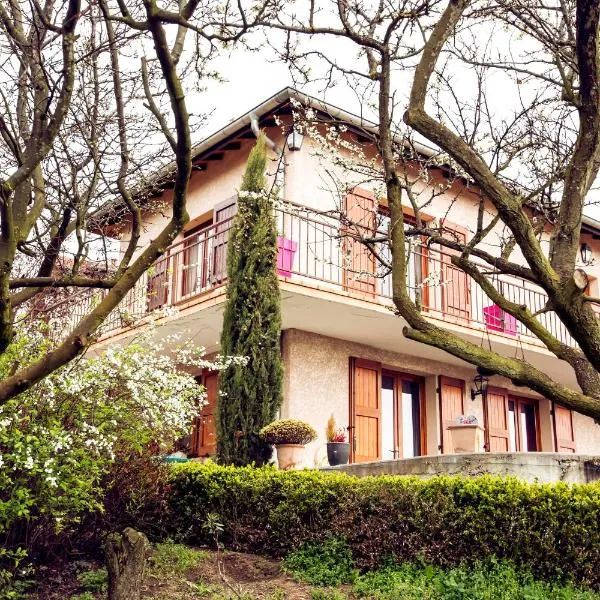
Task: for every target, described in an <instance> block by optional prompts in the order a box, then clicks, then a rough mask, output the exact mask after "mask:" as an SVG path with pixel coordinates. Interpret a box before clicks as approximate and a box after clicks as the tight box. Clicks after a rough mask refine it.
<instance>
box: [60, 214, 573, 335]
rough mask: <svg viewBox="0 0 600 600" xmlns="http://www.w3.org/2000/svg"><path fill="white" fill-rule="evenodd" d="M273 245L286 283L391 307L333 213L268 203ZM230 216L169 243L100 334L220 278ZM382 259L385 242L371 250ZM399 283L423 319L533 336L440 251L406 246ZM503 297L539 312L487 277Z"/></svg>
mask: <svg viewBox="0 0 600 600" xmlns="http://www.w3.org/2000/svg"><path fill="white" fill-rule="evenodd" d="M276 222H277V228H278V232H279V236H278V242H279V244H280V250H279V252H280V254H279V261H278V266H279V272H280V275H281V276H282V277H285V278H286V280H288V281H291V282H299V283H303V284H304V285H305V286H312V287H319V288H321V289H325V290H329V291H332V292H336V293H340V294H344V295H347V296H352V297H355V298H360V299H361V300H366V301H369V302H375V303H379V304H384V305H391V298H392V283H391V276H390V275H389V274H386V273H385V272H384V271H383V268H382V267H381V266H380V265H379V262H378V261H376V260H375V258H374V257H373V255H372V253H370V252H369V251H368V250H367V249H366V247H365V246H364V245H362V244H361V243H360V242H359V241H358V240H357V239H356V236H355V235H354V233H355V232H353V231H351V230H349V229H345V225H344V224H343V223H341V222H340V220H339V219H338V218H336V217H334V216H331V215H328V214H324V213H319V212H317V211H314V210H310V209H307V208H304V207H301V206H298V205H292V204H285V205H283V206H281V207H278V208H277V209H276ZM231 225H232V219H228V220H226V221H223V222H220V223H217V224H215V225H212V226H210V227H207V228H206V229H203V230H201V231H199V232H198V233H195V234H194V235H192V236H189V237H188V238H186V239H185V240H184V241H182V242H179V243H177V244H174V245H173V246H171V247H170V248H169V249H168V250H167V252H166V253H165V255H164V256H162V257H161V258H160V259H159V260H158V261H157V262H156V263H155V265H154V266H153V267H152V268H151V269H150V270H149V271H148V272H147V273H146V274H145V275H144V276H143V277H142V278H140V280H139V281H138V282H137V283H136V285H135V287H134V288H133V289H132V290H131V291H130V292H129V293H128V294H127V295H126V297H125V298H124V299H123V301H122V302H121V304H120V305H119V306H118V307H117V309H116V310H114V311H113V312H112V313H111V314H110V315H109V317H108V319H107V320H106V321H105V323H104V325H103V328H102V333H103V334H108V333H110V332H114V331H116V330H120V329H123V328H128V327H131V326H132V325H133V324H134V323H136V322H137V321H138V320H139V319H140V318H143V317H145V316H147V315H149V314H150V313H152V312H153V311H156V310H158V309H165V308H168V307H180V306H185V305H187V304H188V303H189V302H190V301H192V300H194V299H196V298H201V296H203V295H205V294H207V293H208V292H210V291H212V290H215V289H216V288H218V287H220V286H223V285H224V283H225V279H226V274H227V273H226V256H227V242H228V238H229V230H230V228H231ZM378 252H379V253H380V255H381V256H383V257H384V258H385V257H386V256H388V255H389V249H388V248H386V247H383V246H382V247H380V248H378ZM407 257H408V264H409V269H408V278H407V286H408V289H409V293H410V295H411V297H412V298H413V299H414V300H416V301H418V302H419V304H420V306H421V308H422V310H423V312H424V313H425V314H427V315H428V316H429V317H431V318H434V319H437V320H442V321H445V322H449V323H450V322H451V323H454V324H456V325H460V326H463V327H467V328H469V329H471V330H476V331H479V332H481V333H482V336H485V335H486V334H487V333H494V334H500V335H504V336H506V337H507V338H508V339H514V340H518V339H521V338H523V339H524V340H526V341H528V342H530V343H538V344H541V342H539V340H538V339H537V338H536V337H535V336H534V335H533V334H532V333H531V332H530V331H529V330H528V329H527V328H526V327H524V326H523V325H522V324H521V323H520V322H516V321H515V320H514V319H513V318H512V317H511V316H510V315H505V314H503V312H502V311H501V310H500V309H499V308H498V307H497V306H495V305H494V303H493V302H492V301H491V300H490V299H489V297H488V296H487V295H486V294H485V292H484V291H483V290H482V289H481V288H480V287H479V286H478V285H477V284H476V283H475V281H473V280H472V279H471V278H470V277H468V276H467V275H466V274H465V273H464V272H463V271H461V270H460V269H458V268H457V267H455V266H454V265H452V264H451V256H450V255H449V254H447V253H445V252H441V251H440V250H436V249H433V248H425V247H422V246H418V245H417V246H414V247H412V248H410V249H409V248H407ZM489 279H490V282H491V283H492V285H493V286H494V287H495V288H496V289H498V290H499V291H500V292H501V293H502V294H503V295H504V297H506V298H507V299H509V300H511V301H512V302H515V303H517V304H519V305H525V306H527V307H528V308H529V309H530V310H531V311H532V312H537V311H542V309H543V308H544V307H545V306H546V301H547V295H546V294H545V292H544V291H543V290H541V289H540V288H539V287H537V286H535V285H533V284H531V283H530V282H527V281H525V280H522V279H519V278H516V277H506V276H498V275H490V276H489ZM103 293H105V292H103V291H98V292H95V293H93V294H89V293H88V294H86V295H85V296H84V297H82V298H81V299H80V300H79V301H77V302H74V303H73V306H72V310H71V312H70V321H71V322H72V323H73V324H75V323H76V322H77V321H78V320H79V319H80V318H81V317H82V316H83V315H84V314H86V313H87V312H88V311H89V310H90V308H91V307H92V306H93V305H94V303H96V302H98V300H99V299H100V298H101V296H102V294H103ZM537 318H538V319H539V321H540V322H541V323H542V325H543V326H544V327H545V328H546V329H547V330H548V331H549V332H551V333H552V334H553V335H554V336H555V337H556V338H558V339H559V340H560V341H562V342H564V343H567V344H570V345H575V342H574V340H573V339H572V338H571V336H570V335H569V333H568V331H567V329H566V328H565V326H564V325H563V324H562V322H561V321H560V320H559V319H558V317H557V316H556V314H554V313H553V312H540V314H539V316H538V317H537Z"/></svg>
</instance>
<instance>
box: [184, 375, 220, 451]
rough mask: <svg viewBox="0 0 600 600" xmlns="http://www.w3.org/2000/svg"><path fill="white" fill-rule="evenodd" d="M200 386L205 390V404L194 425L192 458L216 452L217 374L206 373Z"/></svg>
mask: <svg viewBox="0 0 600 600" xmlns="http://www.w3.org/2000/svg"><path fill="white" fill-rule="evenodd" d="M202 384H203V385H204V387H205V389H206V404H205V405H204V406H203V407H202V410H201V411H200V416H199V417H198V418H197V419H196V420H195V423H194V432H193V434H192V444H191V454H192V455H194V456H209V455H212V454H214V453H215V452H216V450H217V435H216V433H217V432H216V424H215V408H216V405H217V393H218V387H219V377H218V374H217V373H207V374H206V375H204V376H203V377H202Z"/></svg>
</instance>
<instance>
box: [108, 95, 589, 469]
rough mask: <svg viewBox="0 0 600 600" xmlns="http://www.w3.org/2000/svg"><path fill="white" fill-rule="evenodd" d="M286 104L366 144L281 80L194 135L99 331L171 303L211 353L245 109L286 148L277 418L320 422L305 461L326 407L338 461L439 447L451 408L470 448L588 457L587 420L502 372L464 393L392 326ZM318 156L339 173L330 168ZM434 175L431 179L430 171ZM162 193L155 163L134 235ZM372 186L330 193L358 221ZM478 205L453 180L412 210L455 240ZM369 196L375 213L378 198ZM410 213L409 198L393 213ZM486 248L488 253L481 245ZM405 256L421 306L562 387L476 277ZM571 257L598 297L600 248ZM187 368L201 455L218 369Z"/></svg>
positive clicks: (465, 385)
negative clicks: (148, 200) (337, 440)
mask: <svg viewBox="0 0 600 600" xmlns="http://www.w3.org/2000/svg"><path fill="white" fill-rule="evenodd" d="M294 102H300V103H303V104H304V105H306V104H309V105H311V106H312V107H313V109H314V110H315V112H316V113H318V114H319V115H320V116H322V117H323V118H324V119H331V120H335V121H336V122H342V123H343V124H344V127H343V131H342V135H343V136H345V137H346V138H347V139H348V140H354V141H358V142H359V143H361V144H363V145H364V147H365V148H366V150H365V151H366V152H368V151H369V143H370V142H369V140H368V137H367V138H366V137H365V136H364V131H365V130H364V128H365V126H367V127H368V125H367V124H365V122H363V121H362V120H361V119H360V118H358V117H356V116H354V115H351V114H349V113H346V112H345V111H343V110H340V109H338V108H336V107H333V106H330V105H327V104H325V103H323V102H320V101H318V100H316V99H314V98H310V97H308V96H305V95H304V94H301V93H299V92H297V91H295V90H292V89H285V90H283V91H281V92H280V93H278V94H276V95H275V96H273V97H271V98H269V99H267V100H265V101H264V102H263V103H261V104H260V105H259V106H257V107H255V108H254V109H253V110H252V111H250V112H248V113H246V114H245V115H243V116H241V117H239V118H238V119H236V120H235V121H233V122H232V123H230V124H229V125H227V126H226V127H224V128H223V129H221V130H220V131H218V132H217V133H215V134H214V135H212V136H210V137H208V138H207V139H205V140H204V141H203V142H201V143H200V144H199V145H198V146H197V147H196V148H195V152H194V165H195V167H194V172H193V174H192V178H191V182H190V187H189V201H188V211H189V213H190V217H191V220H190V222H189V223H188V224H187V225H186V227H185V229H184V231H183V232H182V233H181V234H180V235H179V237H178V239H177V240H176V242H175V243H174V244H173V245H172V246H171V247H170V248H169V249H168V251H167V253H166V254H165V255H164V256H163V257H162V258H161V259H160V260H159V261H158V262H157V263H156V265H155V267H154V268H153V269H151V270H150V271H149V273H148V274H147V275H146V276H145V277H144V278H142V279H141V280H140V281H139V282H138V284H137V285H136V287H135V288H134V289H133V290H132V291H131V292H130V294H129V295H128V296H127V297H126V298H125V300H124V301H123V303H122V305H121V306H120V307H119V308H118V310H116V311H115V312H114V313H113V314H112V315H111V316H110V318H109V319H108V321H107V323H106V324H105V328H104V330H103V336H102V338H101V340H100V342H99V344H100V345H102V344H107V343H113V342H114V341H116V340H119V339H123V338H127V336H129V335H131V324H132V322H133V320H134V318H136V317H140V316H143V315H145V314H147V313H148V312H150V311H153V310H156V309H159V308H168V307H177V309H178V310H177V313H176V314H171V315H169V314H167V315H166V316H164V317H163V318H162V319H161V322H162V323H163V328H162V331H164V332H165V333H167V332H171V331H181V330H186V331H188V332H189V334H190V335H191V336H192V337H193V339H194V341H195V342H197V343H198V344H201V345H203V346H205V347H206V348H207V350H208V352H218V350H219V345H218V340H219V337H220V329H221V322H222V313H223V305H224V302H225V291H226V290H225V283H226V281H225V279H226V268H225V257H226V252H227V242H228V230H229V228H230V226H231V223H232V219H233V217H234V215H235V210H236V190H237V188H238V186H239V184H240V181H241V178H242V174H243V172H244V168H245V164H246V159H247V157H248V153H249V151H250V148H251V147H252V145H253V143H254V140H255V131H256V125H257V122H258V125H259V126H260V127H261V128H264V130H265V131H266V133H267V135H268V136H269V138H270V139H272V140H273V141H274V142H275V144H276V145H277V146H279V147H280V148H282V149H283V152H284V157H283V161H282V164H283V167H282V173H281V176H280V180H279V181H278V184H279V186H280V189H281V196H282V202H281V203H280V204H279V205H278V206H277V207H276V216H277V225H278V228H279V243H280V254H279V263H278V267H279V275H280V289H281V296H282V322H283V333H282V340H281V345H282V354H283V360H284V363H285V383H284V404H283V406H282V409H281V416H282V417H283V418H286V417H294V418H299V419H303V420H306V421H308V422H309V423H310V424H312V425H313V426H314V427H315V429H316V430H317V431H318V432H319V439H318V440H317V441H316V442H314V443H312V444H311V445H310V446H309V451H308V452H307V464H308V465H309V466H313V465H320V464H323V462H324V455H325V453H324V444H325V439H324V429H325V425H326V422H327V419H328V418H329V416H330V415H331V414H332V413H333V415H334V416H335V418H336V421H337V423H338V424H339V425H340V426H348V427H349V431H350V433H351V438H352V441H353V444H352V457H351V461H352V462H363V461H374V460H387V459H397V458H408V457H414V456H421V455H437V454H445V453H451V452H452V451H453V447H452V441H451V438H450V434H449V430H448V429H447V427H448V426H449V425H451V424H453V423H454V422H455V421H456V418H457V417H458V416H459V415H471V414H473V415H475V416H476V417H477V419H478V422H479V423H480V424H481V425H482V426H483V427H484V430H485V435H484V438H483V440H482V447H481V448H480V450H482V451H483V450H485V451H487V452H540V451H541V452H560V453H581V454H600V426H599V425H597V424H596V423H595V422H594V421H593V419H591V418H589V417H587V416H584V415H581V414H578V413H575V412H572V411H570V410H568V409H567V408H564V407H562V406H558V405H553V404H552V403H551V402H550V401H548V400H547V399H545V398H542V397H540V396H538V395H536V394H535V393H533V392H531V391H530V390H528V389H524V388H518V387H515V386H514V385H513V384H512V383H511V382H510V381H508V380H505V379H503V378H500V377H492V378H491V380H490V381H489V389H488V392H487V394H475V395H472V389H473V386H474V378H475V376H476V371H475V369H474V368H473V367H472V366H470V365H468V364H466V363H464V362H462V361H460V360H458V359H455V358H453V357H452V356H450V355H448V354H446V353H444V352H442V351H440V350H437V349H434V348H431V347H428V346H425V345H422V344H418V343H416V342H412V341H409V340H407V339H405V338H404V337H403V335H402V329H403V327H404V326H405V322H404V321H403V319H402V318H400V317H398V316H395V315H394V314H393V312H392V310H391V306H392V302H391V285H390V277H389V276H385V277H378V276H377V275H378V266H377V264H376V263H375V261H374V259H373V257H372V255H371V254H370V253H369V251H368V250H367V249H366V248H365V246H364V245H362V244H360V243H359V242H358V241H356V240H354V239H353V238H352V236H344V235H343V233H344V228H345V227H347V226H348V225H347V224H344V223H343V222H340V219H339V215H338V216H336V210H335V209H336V208H338V206H337V199H336V198H335V194H332V193H331V190H330V189H328V188H327V185H326V182H325V180H326V177H325V172H326V171H327V168H326V166H327V165H326V164H325V165H324V161H325V163H326V162H327V160H328V157H327V155H326V153H324V152H322V150H321V151H320V150H319V148H320V147H319V145H318V142H317V140H316V139H314V138H313V137H311V135H310V134H308V135H305V136H304V139H303V140H300V139H299V138H296V137H294V139H292V138H289V137H287V134H288V132H289V131H290V129H291V126H292V122H293V110H294V109H293V106H294ZM253 122H254V126H253ZM300 142H302V143H300ZM274 163H275V161H274ZM331 168H332V170H335V169H338V170H339V165H337V166H333V167H331ZM432 177H433V178H438V179H440V178H441V179H443V178H444V177H445V175H444V171H443V169H442V170H440V169H438V170H437V171H436V172H435V173H433V174H432ZM171 193H172V192H171V189H170V181H169V176H168V169H167V170H166V171H163V172H162V173H161V178H160V179H159V180H157V182H156V183H155V186H154V188H153V189H152V193H151V194H149V196H153V202H155V201H156V200H158V201H159V204H160V209H158V208H156V207H154V208H152V206H155V204H154V205H149V207H148V208H147V209H146V211H145V213H144V220H145V221H144V223H145V227H144V233H143V236H142V239H141V241H140V247H143V245H144V241H145V240H149V239H152V237H153V236H154V235H155V234H156V232H157V231H159V229H160V228H161V227H162V225H163V224H164V222H165V219H167V218H168V214H169V199H170V194H171ZM375 198H376V194H375V190H373V189H370V188H369V187H368V186H363V185H360V184H359V185H357V186H356V187H354V188H353V190H352V193H351V194H347V195H346V196H345V197H344V198H343V199H342V201H343V203H344V208H345V210H346V212H347V214H348V215H350V216H351V217H352V218H353V219H354V221H355V222H356V221H360V220H361V219H363V218H369V217H368V215H370V214H373V211H374V207H375V206H376V203H375ZM478 203H479V196H478V195H477V194H476V193H475V191H473V190H472V189H470V188H469V185H468V184H467V183H466V182H464V181H459V180H457V181H454V182H452V184H451V185H448V186H447V189H445V190H444V191H443V193H439V194H437V195H435V197H433V199H432V201H431V204H430V205H429V206H428V207H427V208H426V209H425V211H424V212H426V213H427V214H428V215H430V217H431V218H439V217H440V215H443V218H444V219H445V223H446V224H447V226H448V227H449V228H452V229H453V230H454V231H455V232H456V235H460V236H463V237H465V238H468V236H469V235H470V232H469V224H474V223H475V222H476V214H477V206H478ZM380 204H381V218H382V219H383V221H385V200H381V202H380ZM490 210H493V209H492V208H491V207H490ZM410 214H411V210H410V207H409V206H408V203H407V218H410ZM365 215H367V217H365ZM98 227H99V228H100V227H101V228H103V229H104V230H105V231H106V232H108V233H109V234H111V235H113V236H118V237H120V238H121V239H122V240H123V244H125V243H126V241H127V239H128V235H127V232H128V227H129V225H128V222H127V221H126V220H123V221H119V220H118V219H113V220H112V221H109V222H104V223H101V224H98ZM340 232H341V233H342V235H340ZM582 233H583V235H582V242H583V243H584V244H585V250H586V251H590V250H591V252H592V253H593V255H595V256H597V257H600V241H599V240H600V223H598V222H595V221H593V220H591V219H587V220H586V222H585V224H584V225H583V232H582ZM490 248H492V249H493V250H491V251H496V252H497V251H498V248H497V246H494V244H492V245H491V246H490ZM411 261H412V262H411V272H410V279H411V281H410V282H409V285H410V286H411V290H412V292H411V293H414V294H417V293H418V294H420V301H421V304H422V309H423V311H424V312H425V314H426V315H427V317H428V318H430V319H433V320H434V321H435V322H436V323H441V324H443V326H444V327H447V328H448V329H450V330H452V331H454V332H455V333H457V334H459V335H461V336H463V337H464V338H465V339H468V340H470V341H472V342H474V343H477V344H486V345H487V344H489V345H490V346H491V347H492V348H493V349H494V350H496V351H498V352H500V353H503V354H505V355H507V356H515V355H519V356H521V355H523V356H525V357H526V358H527V360H528V361H530V362H531V363H532V364H533V365H535V366H536V367H539V368H540V369H542V370H544V371H546V372H548V373H552V374H553V376H554V377H555V378H556V379H557V380H558V381H560V382H562V383H564V384H567V385H573V386H574V385H576V383H575V379H574V376H573V373H572V372H570V370H569V369H568V368H567V367H566V366H564V363H561V362H560V361H559V360H558V359H557V358H556V357H555V356H554V355H552V354H551V353H550V352H548V351H547V350H546V349H545V348H544V347H543V346H542V345H541V343H540V341H539V340H538V339H537V338H535V337H534V336H533V335H532V334H531V333H530V332H528V331H527V330H526V329H525V328H524V327H522V326H521V324H520V323H515V322H514V320H513V319H512V318H510V316H505V315H503V314H502V311H499V310H498V307H496V306H494V305H493V303H492V302H491V301H490V300H489V298H487V296H486V295H485V294H484V293H483V291H482V290H481V288H479V287H478V286H477V285H475V283H474V282H473V281H471V280H470V279H469V278H468V277H467V276H466V275H465V274H464V273H463V272H461V271H458V270H457V269H455V268H454V267H453V266H452V265H451V264H450V261H449V255H448V254H447V253H445V252H441V251H440V250H439V249H438V250H436V249H434V248H429V249H425V248H421V249H419V248H417V249H416V250H415V251H414V253H413V254H412V258H411ZM588 262H589V261H588ZM585 268H586V272H587V273H588V274H589V276H590V280H591V282H592V283H591V288H592V291H591V293H592V295H594V296H597V295H598V293H597V291H594V288H595V287H596V278H598V277H600V261H596V263H594V262H593V261H592V263H591V264H590V265H589V266H586V267H585ZM495 284H496V285H498V286H501V287H502V290H503V292H504V294H506V295H508V296H509V297H510V298H512V299H519V301H521V302H523V303H526V304H527V305H528V306H530V307H531V308H535V309H540V308H542V307H543V306H544V305H545V298H546V296H545V294H544V292H543V291H542V290H540V289H539V288H536V287H535V286H533V285H532V284H530V283H528V282H526V281H524V280H519V279H517V278H515V277H510V278H506V277H504V278H501V279H498V280H496V281H495ZM539 318H540V319H542V321H543V322H544V324H545V325H546V326H547V327H549V328H550V329H551V330H552V332H553V333H554V335H556V336H557V337H558V338H559V339H561V340H562V341H565V342H568V343H573V340H572V339H571V338H570V336H569V334H568V332H567V331H566V329H565V327H564V326H563V325H562V324H561V323H560V321H559V320H558V319H557V318H556V316H555V315H554V314H553V313H551V312H545V313H543V314H541V315H540V317H539ZM199 376H200V377H201V378H202V380H203V382H204V383H205V385H206V388H207V390H208V404H207V406H206V407H205V408H204V409H203V411H202V414H201V415H200V416H199V418H198V420H197V422H196V423H195V426H194V435H193V442H192V455H194V456H209V455H210V454H212V453H213V452H214V450H215V425H214V408H215V402H216V398H217V391H218V377H217V375H216V374H215V373H200V374H199Z"/></svg>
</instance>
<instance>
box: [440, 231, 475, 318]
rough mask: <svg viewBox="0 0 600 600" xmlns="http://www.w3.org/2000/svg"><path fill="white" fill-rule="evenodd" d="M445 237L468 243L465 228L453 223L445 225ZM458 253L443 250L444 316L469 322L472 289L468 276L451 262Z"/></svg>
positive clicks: (447, 249)
mask: <svg viewBox="0 0 600 600" xmlns="http://www.w3.org/2000/svg"><path fill="white" fill-rule="evenodd" d="M444 230H445V233H444V235H445V237H447V238H449V239H452V240H455V241H457V242H459V243H465V242H466V241H467V232H466V230H465V229H464V228H462V227H459V226H458V225H453V224H451V223H448V222H445V223H444ZM456 254H459V252H458V251H456V250H452V249H450V248H442V260H441V284H442V310H443V311H444V314H446V315H450V316H453V317H458V318H459V319H460V320H464V321H468V320H469V319H470V317H471V289H470V287H469V286H470V280H469V277H468V275H467V274H466V273H465V272H464V271H462V270H461V269H459V268H458V267H455V266H454V265H453V264H452V262H451V257H452V256H453V255H456Z"/></svg>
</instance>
